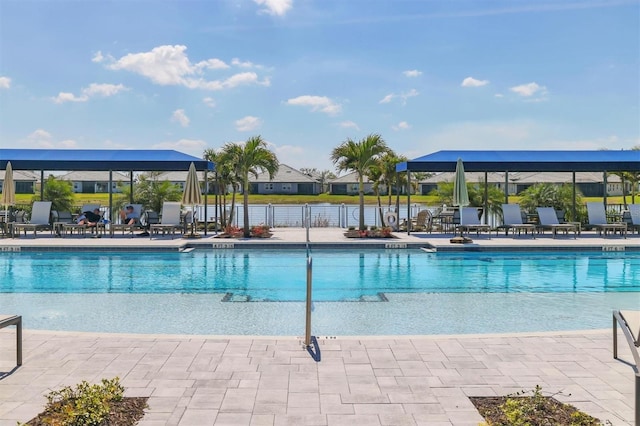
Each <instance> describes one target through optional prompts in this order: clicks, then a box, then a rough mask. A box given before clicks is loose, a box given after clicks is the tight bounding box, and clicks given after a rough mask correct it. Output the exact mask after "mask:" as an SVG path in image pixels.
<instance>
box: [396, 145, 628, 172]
mask: <svg viewBox="0 0 640 426" xmlns="http://www.w3.org/2000/svg"><path fill="white" fill-rule="evenodd" d="M458 158H461V159H462V161H463V162H464V170H465V171H467V172H605V171H607V172H616V171H625V172H638V171H640V151H635V150H626V151H438V152H434V153H433V154H429V155H425V156H423V157H418V158H416V159H413V160H410V161H405V162H403V163H398V164H397V165H396V171H398V172H404V171H407V170H408V171H411V172H454V171H455V169H456V162H457V161H458Z"/></svg>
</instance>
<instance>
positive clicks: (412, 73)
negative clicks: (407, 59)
mask: <svg viewBox="0 0 640 426" xmlns="http://www.w3.org/2000/svg"><path fill="white" fill-rule="evenodd" d="M402 74H404V75H405V76H406V77H419V76H421V75H422V71H418V70H407V71H403V72H402Z"/></svg>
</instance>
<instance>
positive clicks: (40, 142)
mask: <svg viewBox="0 0 640 426" xmlns="http://www.w3.org/2000/svg"><path fill="white" fill-rule="evenodd" d="M20 147H22V148H41V149H53V148H63V149H64V148H67V149H71V148H78V142H76V141H75V140H73V139H65V140H62V141H56V140H55V139H54V138H53V136H52V135H51V133H49V132H47V131H46V130H43V129H38V130H36V131H34V132H33V133H31V134H29V135H28V136H27V137H26V139H23V140H21V141H20Z"/></svg>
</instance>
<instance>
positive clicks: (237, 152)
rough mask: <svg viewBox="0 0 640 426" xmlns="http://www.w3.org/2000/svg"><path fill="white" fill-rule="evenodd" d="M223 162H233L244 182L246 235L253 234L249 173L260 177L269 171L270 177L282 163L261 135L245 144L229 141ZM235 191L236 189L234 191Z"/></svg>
mask: <svg viewBox="0 0 640 426" xmlns="http://www.w3.org/2000/svg"><path fill="white" fill-rule="evenodd" d="M223 152H224V153H223V156H222V157H223V162H224V163H228V164H232V165H233V166H232V167H233V175H234V176H235V177H236V179H237V182H239V183H241V184H242V190H243V195H244V197H243V205H244V208H243V213H244V237H245V238H248V237H249V236H250V235H251V231H250V228H249V174H252V175H253V176H254V177H256V178H257V177H258V174H259V173H262V172H265V171H266V172H267V173H269V178H270V179H273V176H274V175H275V174H276V173H277V172H278V168H279V167H280V163H279V162H278V158H277V157H276V155H275V154H274V153H273V152H271V151H270V150H269V149H268V148H267V143H266V142H265V141H264V140H263V139H262V138H261V137H260V136H253V137H251V138H249V139H248V140H247V141H246V142H245V143H244V144H239V143H228V144H226V145H225V146H224V148H223ZM234 192H235V191H234Z"/></svg>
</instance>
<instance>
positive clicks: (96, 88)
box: [53, 83, 129, 104]
mask: <svg viewBox="0 0 640 426" xmlns="http://www.w3.org/2000/svg"><path fill="white" fill-rule="evenodd" d="M124 90H129V89H128V88H126V87H125V86H123V85H122V84H98V83H91V84H90V85H89V87H85V88H84V89H82V94H81V95H80V96H76V95H74V94H73V93H69V92H60V93H58V96H56V97H55V98H53V101H54V102H55V103H57V104H61V103H63V102H87V101H88V100H89V99H90V98H92V97H95V96H102V97H105V98H106V97H109V96H113V95H115V94H117V93H119V92H122V91H124Z"/></svg>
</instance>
